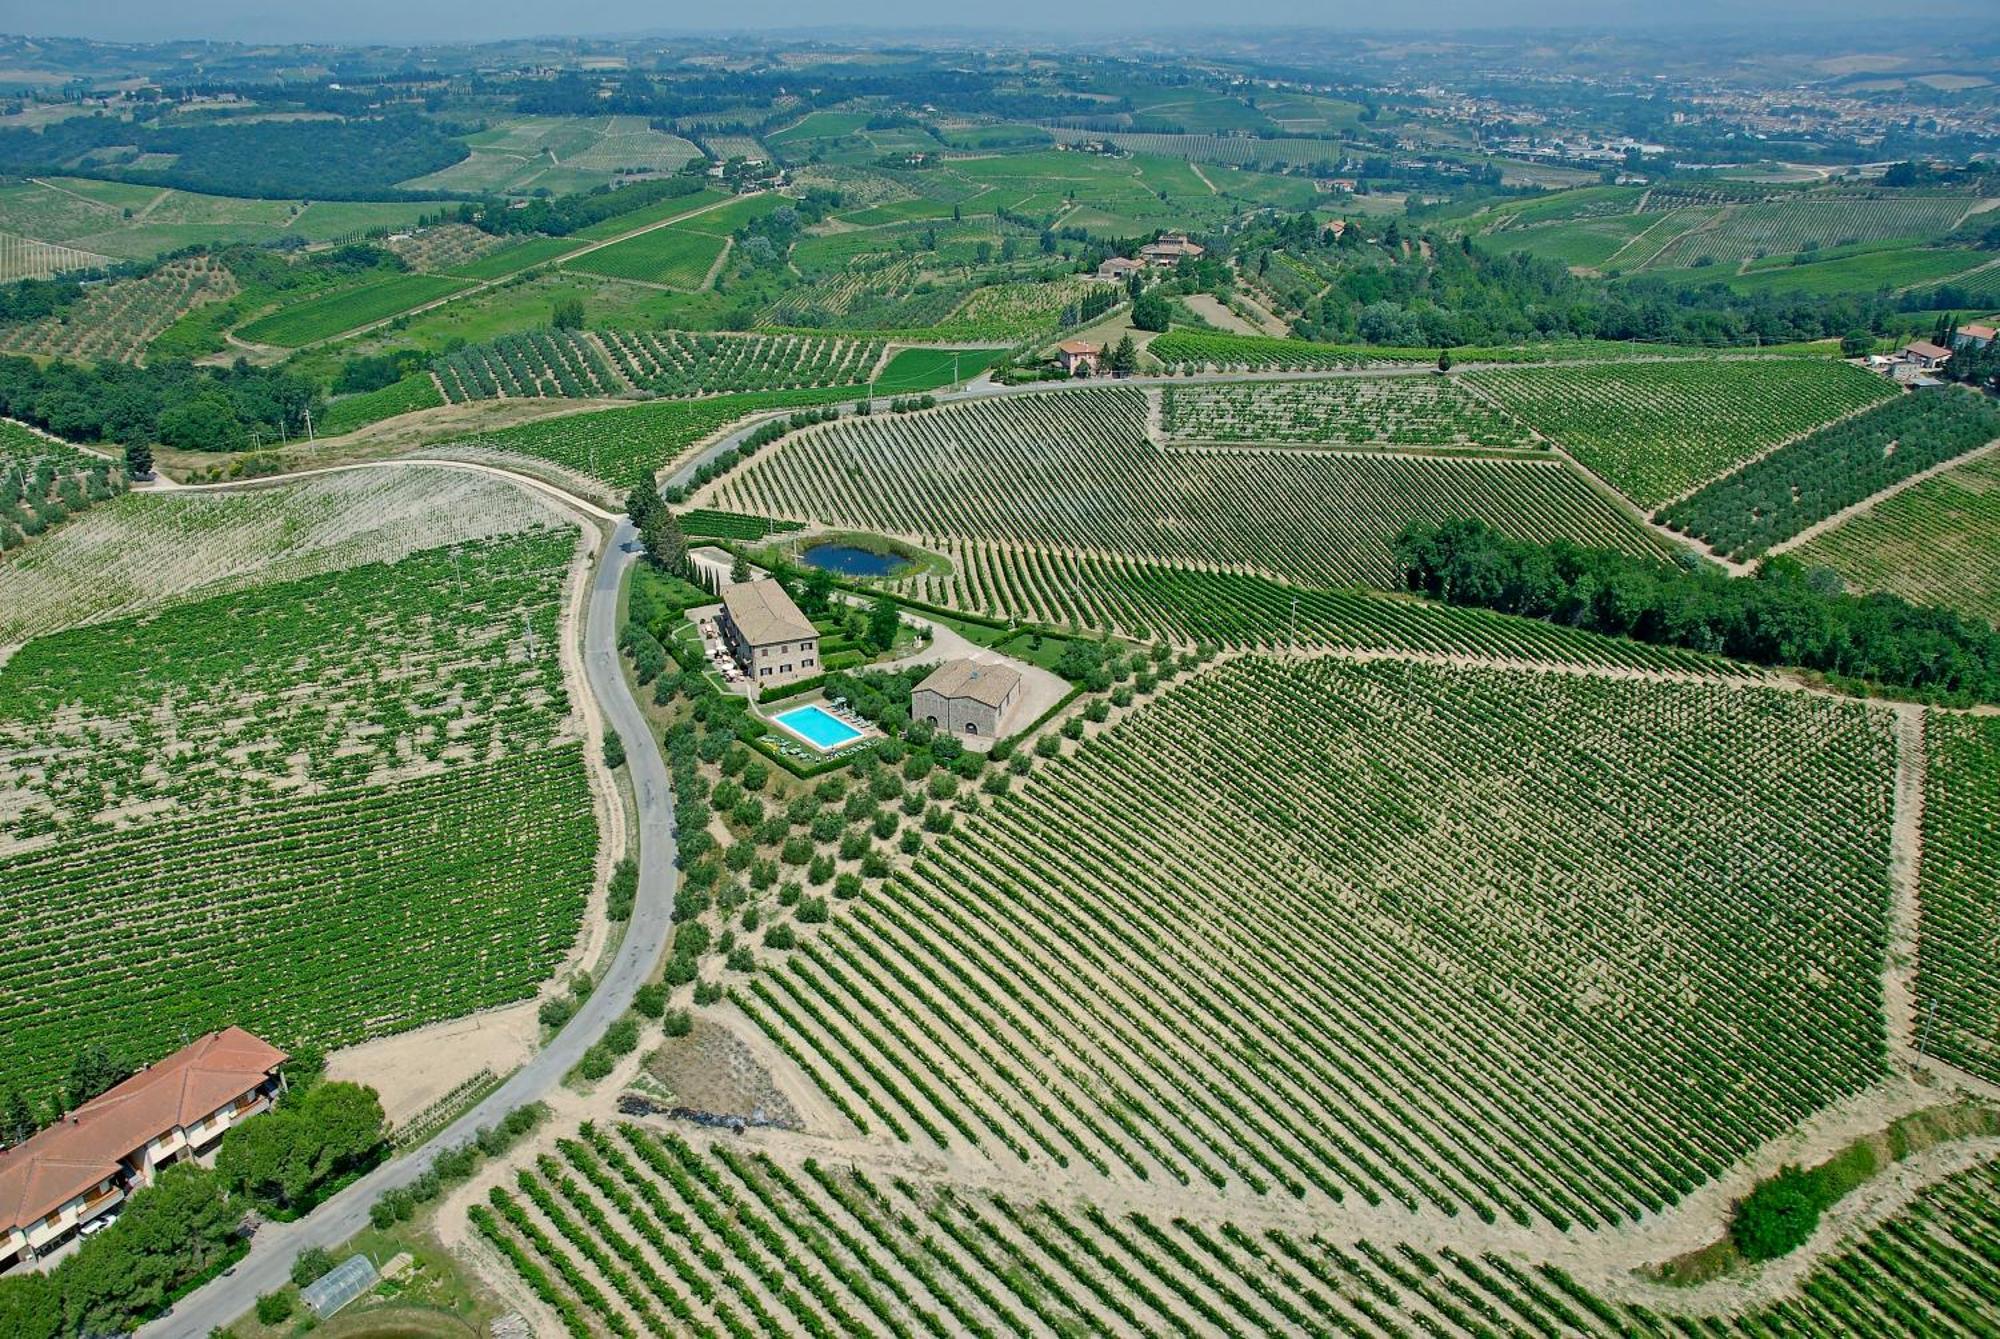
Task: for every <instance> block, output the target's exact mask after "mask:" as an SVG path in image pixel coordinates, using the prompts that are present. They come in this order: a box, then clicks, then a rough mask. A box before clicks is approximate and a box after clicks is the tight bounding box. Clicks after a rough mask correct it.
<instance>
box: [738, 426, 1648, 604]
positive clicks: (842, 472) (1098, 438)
mask: <svg viewBox="0 0 2000 1339" xmlns="http://www.w3.org/2000/svg"><path fill="white" fill-rule="evenodd" d="M1145 414H1146V401H1145V397H1144V395H1143V394H1142V393H1141V392H1139V391H1136V390H1130V389H1122V388H1092V389H1088V390H1081V391H1064V392H1058V393H1051V394H1044V395H1034V396H1019V397H1010V398H1006V399H992V400H984V401H975V402H972V403H967V404H955V405H947V406H945V407H943V408H940V409H937V410H932V411H927V412H924V413H920V414H912V415H907V416H902V417H899V418H896V419H893V420H892V419H887V418H879V417H878V418H869V419H853V418H850V419H844V420H842V421H841V422H839V423H836V424H828V425H826V426H824V427H819V428H813V429H808V430H806V431H804V432H800V433H798V434H795V435H793V436H792V437H790V438H787V439H786V440H785V441H784V442H782V443H780V444H779V445H778V446H777V447H776V448H774V449H772V450H770V451H768V452H765V453H763V454H761V455H759V456H758V457H757V458H756V459H754V460H753V461H751V462H750V463H749V464H747V465H746V466H744V467H743V468H742V469H740V470H738V471H736V472H735V473H734V474H732V475H731V476H730V477H729V478H727V479H726V480H724V481H723V482H722V483H721V484H719V485H718V486H717V489H716V492H715V494H714V498H713V503H714V505H716V506H718V507H721V508H724V509H727V510H732V511H742V512H751V513H756V514H760V515H768V516H775V517H782V518H786V519H793V520H800V521H808V522H819V523H826V524H832V525H838V526H849V527H856V528H865V529H871V530H880V531H886V532H890V533H895V534H905V535H911V536H914V537H919V538H924V539H933V540H934V541H936V542H943V541H944V540H947V539H959V540H984V541H988V542H993V543H1023V544H1028V545H1032V546H1036V547H1041V548H1064V549H1080V550H1091V551H1097V552H1101V553H1107V554H1116V555H1119V556H1121V557H1126V558H1131V559H1135V560H1150V561H1156V562H1165V563H1171V564H1177V565H1178V564H1191V565H1211V566H1212V565H1221V566H1225V567H1233V568H1238V569H1243V570H1255V571H1261V572H1267V573H1270V574H1272V575H1276V576H1280V577H1285V578H1289V579H1292V580H1295V581H1299V582H1302V583H1305V584H1308V585H1317V586H1347V585H1352V584H1358V583H1365V584H1375V585H1386V584H1393V583H1394V582H1395V580H1396V573H1395V570H1394V564H1393V561H1392V557H1391V554H1390V550H1389V539H1390V538H1391V537H1392V536H1393V535H1394V534H1395V533H1396V531H1397V530H1398V529H1399V528H1401V527H1402V526H1403V525H1404V524H1405V523H1406V522H1408V521H1411V520H1415V519H1419V518H1430V519H1442V518H1444V517H1447V516H1479V517H1484V518H1486V519H1488V520H1491V521H1492V522H1493V523H1495V524H1496V525H1499V526H1501V527H1502V528H1504V529H1505V530H1507V531H1508V532H1509V533H1511V534H1515V535H1519V536H1521V537H1524V538H1535V539H1553V538H1557V537H1561V538H1567V539H1572V540H1575V541H1577V542H1579V543H1584V544H1594V545H1601V546H1606V547H1613V548H1618V549H1622V550H1624V551H1625V552H1629V553H1639V554H1657V553H1659V552H1661V550H1660V549H1659V548H1658V547H1657V542H1656V541H1655V540H1654V539H1652V537H1651V536H1650V535H1648V534H1647V533H1646V532H1645V531H1643V530H1642V529H1641V528H1640V527H1638V526H1637V525H1635V524H1633V523H1632V522H1630V521H1629V520H1628V519H1627V518H1626V517H1625V516H1624V514H1623V513H1622V512H1620V510H1619V509H1618V508H1617V507H1616V506H1615V505H1614V504H1613V503H1612V502H1610V501H1609V500H1607V499H1605V498H1603V497H1602V496H1600V495H1599V494H1598V493H1597V492H1596V490H1594V489H1593V488H1592V487H1591V486H1590V485H1589V484H1588V483H1587V482H1586V481H1585V480H1583V479H1581V478H1579V477H1578V476H1577V475H1576V474H1575V473H1573V472H1572V471H1570V470H1569V469H1567V468H1565V467H1564V466H1563V465H1561V464H1560V463H1558V462H1553V461H1549V462H1544V461H1535V460H1452V459H1434V458H1427V457H1415V456H1391V455H1386V454H1365V453H1355V454H1347V453H1338V452H1322V451H1299V450H1294V449H1289V448H1286V449H1279V450H1272V451H1267V452H1252V451H1243V450H1240V449H1235V448H1220V449H1214V450H1203V449H1200V448H1185V447H1176V448H1172V449H1163V448H1161V447H1159V446H1156V445H1154V444H1153V443H1151V442H1150V441H1148V440H1147V438H1146V431H1145Z"/></svg>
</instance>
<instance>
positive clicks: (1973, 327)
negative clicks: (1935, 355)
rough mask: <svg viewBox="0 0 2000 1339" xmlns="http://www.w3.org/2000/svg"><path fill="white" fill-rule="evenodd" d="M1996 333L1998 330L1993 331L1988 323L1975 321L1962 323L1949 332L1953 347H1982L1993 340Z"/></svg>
mask: <svg viewBox="0 0 2000 1339" xmlns="http://www.w3.org/2000/svg"><path fill="white" fill-rule="evenodd" d="M1996 333H2000V331H1995V329H1994V328H1993V327H1992V326H1990V325H1980V324H1978V323H1977V322H1974V323H1972V324H1970V325H1962V326H1960V327H1958V329H1956V330H1954V331H1952V332H1951V347H1952V348H1954V349H1965V348H1971V349H1983V348H1985V347H1986V346H1987V345H1988V344H1991V343H1992V342H1993V339H1994V336H1995V334H1996Z"/></svg>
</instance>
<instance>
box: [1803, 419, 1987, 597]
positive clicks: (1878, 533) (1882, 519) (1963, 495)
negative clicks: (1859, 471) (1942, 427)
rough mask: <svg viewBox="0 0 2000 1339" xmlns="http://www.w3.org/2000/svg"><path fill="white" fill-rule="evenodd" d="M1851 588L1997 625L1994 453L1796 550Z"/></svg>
mask: <svg viewBox="0 0 2000 1339" xmlns="http://www.w3.org/2000/svg"><path fill="white" fill-rule="evenodd" d="M1794 556H1796V557H1797V558H1798V559H1799V561H1800V562H1803V563H1807V564H1809V565H1812V566H1826V567H1831V568H1832V569H1833V570H1834V571H1836V572H1838V573H1840V575H1841V576H1842V577H1843V578H1844V579H1845V580H1846V581H1847V584H1848V585H1849V586H1851V587H1853V588H1854V589H1855V590H1863V591H1871V590H1885V591H1893V592H1894V593H1896V594H1898V595H1901V596H1903V597H1904V598H1905V599H1909V600H1915V601H1917V602H1919V603H1921V604H1941V605H1946V606H1948V607H1950V608H1953V609H1957V610H1959V611H1960V612H1961V613H1965V614H1969V615H1971V616H1972V617H1974V618H1980V619H1984V620H1985V621H1986V622H1988V623H1992V624H1995V625H2000V455H1987V456H1983V457H1981V458H1980V459H1978V460H1972V461H1967V462H1966V463H1964V464H1962V465H1957V466H1954V467H1953V468H1951V469H1949V470H1946V471H1945V472H1944V473H1942V474H1940V475H1937V476H1936V477H1934V478H1931V479H1926V480H1925V481H1924V482H1922V483H1920V484H1916V485H1914V486H1913V487H1910V488H1908V489H1905V490H1904V491H1903V492H1901V493H1898V494H1897V495H1896V496H1894V497H1892V498H1889V499H1887V500H1885V501H1882V502H1878V503H1876V504H1875V505H1874V506H1873V507H1870V508H1869V509H1868V510H1867V511H1865V512H1862V513H1861V514H1859V515H1857V516H1855V517H1853V518H1851V519H1850V520H1847V521H1844V522H1842V523H1841V524H1840V525H1838V526H1835V527H1834V528H1833V529H1832V530H1829V531H1827V532H1826V533H1824V534H1822V535H1820V536H1819V537H1817V538H1816V539H1813V540H1811V541H1810V542H1808V543H1806V544H1805V545H1804V546H1802V547H1800V548H1799V549H1797V550H1796V551H1795V555H1794Z"/></svg>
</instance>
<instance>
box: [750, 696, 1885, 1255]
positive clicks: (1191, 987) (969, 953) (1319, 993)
mask: <svg viewBox="0 0 2000 1339" xmlns="http://www.w3.org/2000/svg"><path fill="white" fill-rule="evenodd" d="M1892 772H1893V741H1892V738H1891V735H1890V733H1889V731H1888V729H1887V727H1886V725H1885V723H1884V721H1883V720H1882V718H1881V716H1880V714H1879V713H1875V712H1872V711H1870V710H1868V709H1865V708H1860V707H1853V706H1847V705H1844V704H1838V703H1834V702H1831V701H1828V700H1826V699H1822V698H1817V697H1811V696H1808V695H1801V694H1788V693H1777V692H1771V691H1766V690H1760V689H1748V688H1737V687H1726V686H1722V685H1715V684H1658V683H1643V684H1642V683H1635V682H1631V681H1627V680H1618V679H1600V678H1594V677H1588V676H1569V675H1559V676H1550V675H1544V674H1524V673H1509V672H1500V671H1487V670H1469V669H1448V668H1441V667H1431V666H1422V665H1411V664H1404V663H1394V662H1378V663H1374V664H1356V663H1351V662H1346V661H1341V660H1332V659H1326V660H1318V661H1313V662H1309V663H1307V664H1305V665H1303V666H1298V665H1284V664H1280V663H1276V662H1269V661H1263V660H1256V659H1249V660H1241V661H1235V662H1232V663H1231V664H1229V665H1228V666H1226V667H1225V668H1223V669H1221V670H1219V671H1217V672H1214V673H1212V674H1210V675H1208V676H1206V677H1204V678H1202V679H1199V680H1196V681H1194V682H1193V683H1191V684H1190V685H1188V686H1185V687H1182V688H1179V689H1176V690H1174V691H1173V692H1171V693H1169V694H1168V695H1166V696H1165V697H1164V698H1162V699H1161V700H1159V701H1158V702H1156V703H1154V704H1152V705H1150V706H1148V707H1146V708H1144V709H1142V710H1140V711H1139V712H1137V713H1136V714H1134V715H1132V716H1131V717H1129V718H1127V719H1126V720H1125V721H1124V722H1123V723H1122V724H1120V725H1118V726H1117V727H1115V728H1114V729H1112V730H1111V731H1110V732H1108V733H1106V734H1103V735H1100V736H1098V737H1097V738H1096V739H1095V740H1094V741H1093V742H1092V743H1090V744H1088V745H1086V746H1085V747H1084V748H1083V749H1082V750H1081V751H1080V752H1078V753H1076V754H1074V755H1073V756H1071V757H1069V758H1068V759H1067V760H1066V761H1064V762H1062V763H1059V764H1049V765H1047V766H1046V767H1045V769H1044V770H1043V771H1042V772H1041V773H1038V774H1037V779H1036V780H1035V781H1033V782H1032V783H1030V784H1029V785H1028V786H1027V788H1026V789H1025V790H1024V791H1023V792H1022V793H1021V794H1019V795H1018V796H1016V797H1012V798H1003V799H1000V800H997V801H996V802H995V803H994V804H993V805H992V807H991V808H990V810H989V811H987V812H986V813H984V814H981V815H979V816H976V817H972V818H969V819H967V820H965V821H964V822H962V823H961V824H959V826H958V827H957V829H956V830H955V831H954V833H952V834H951V835H949V836H946V837H943V838H941V839H939V840H938V841H937V842H936V843H935V844H933V845H931V846H929V847H927V848H926V849H925V850H924V851H923V853H922V854H920V855H919V856H918V857H917V859H916V860H915V862H914V864H913V865H912V866H911V867H910V869H909V870H908V871H907V872H904V873H898V874H896V875H895V876H893V877H892V878H891V879H889V880H888V881H887V882H886V883H884V884H882V885H880V886H879V887H878V888H876V889H873V890H870V891H868V892H866V893H864V894H863V895H862V896H861V897H860V898H859V899H858V900H856V901H854V902H852V903H850V904H848V910H847V911H846V912H845V913H844V914H843V915H842V916H841V917H839V918H837V919H836V921H835V923H834V925H833V926H832V927H830V928H829V930H828V931H826V932H825V933H823V934H821V935H819V936H817V937H815V938H813V939H811V940H809V941H807V942H806V943H805V944H804V945H803V946H802V948H801V949H800V951H799V952H797V953H796V954H794V955H792V956H791V957H790V958H788V959H787V960H786V961H785V963H784V965H783V966H782V967H779V968H774V969H772V970H770V971H768V972H763V973H759V974H758V975H757V976H756V977H754V978H752V979H751V980H750V981H749V982H748V984H747V985H745V986H741V987H737V988H735V989H733V990H732V992H731V997H732V999H734V1000H735V1001H736V1003H737V1004H738V1005H739V1006H740V1007H741V1008H742V1010H743V1012H744V1013H746V1014H747V1015H748V1016H749V1017H750V1018H751V1019H752V1020H753V1021H754V1022H756V1023H757V1024H758V1025H759V1026H760V1027H762V1028H763V1029H765V1030H766V1032H767V1033H768V1034H769V1035H770V1036H771V1038H772V1040H773V1041H774V1042H775V1043H776V1044H777V1045H778V1046H779V1047H780V1049H782V1050H784V1051H785V1052H786V1053H787V1054H789V1055H792V1056H793V1057H794V1058H796V1059H798V1060H799V1061H800V1062H801V1064H802V1067H803V1068H804V1069H805V1070H806V1072H807V1073H808V1074H810V1075H812V1076H814V1078H815V1081H817V1082H819V1083H820V1084H821V1085H822V1087H824V1088H825V1089H826V1091H827V1092H828V1094H829V1097H830V1098H831V1099H832V1100H833V1101H834V1102H835V1103H836V1105H838V1106H839V1107H840V1108H841V1109H842V1110H844V1111H846V1112H847V1113H848V1114H849V1116H850V1118H851V1119H852V1120H853V1121H854V1122H855V1123H856V1125H857V1126H861V1127H863V1128H866V1129H879V1130H882V1131H885V1132H887V1133H889V1134H890V1135H893V1136H895V1137H898V1138H906V1139H921V1140H927V1141H930V1142H935V1143H939V1144H945V1145H948V1146H954V1147H961V1146H966V1145H970V1146H974V1147H976V1148H978V1149H980V1150H983V1151H984V1152H985V1153H986V1154H987V1155H989V1156H991V1157H994V1158H997V1159H1001V1160H1003V1161H1004V1160H1020V1161H1025V1162H1031V1163H1032V1162H1038V1161H1042V1160H1052V1161H1054V1162H1056V1163H1058V1164H1059V1165H1069V1164H1070V1163H1071V1162H1073V1161H1074V1162H1081V1163H1084V1164H1087V1165H1089V1166H1090V1167H1092V1168H1093V1169H1094V1170H1096V1171H1097V1172H1098V1173H1099V1174H1101V1175H1107V1176H1120V1177H1124V1176H1131V1177H1140V1178H1148V1179H1150V1178H1153V1177H1158V1176H1162V1175H1164V1176H1166V1177H1168V1178H1170V1179H1172V1180H1176V1181H1179V1182H1181V1183H1183V1184H1193V1183H1196V1182H1207V1183H1209V1184H1211V1185H1215V1186H1222V1185H1226V1184H1229V1183H1230V1182H1237V1183H1240V1184H1243V1185H1246V1186H1248V1187H1249V1188H1251V1189H1253V1190H1254V1191H1257V1192H1259V1193H1263V1192H1270V1191H1278V1190H1282V1191H1284V1192H1286V1193H1287V1194H1292V1195H1314V1196H1323V1197H1326V1198H1330V1199H1346V1198H1348V1197H1350V1196H1352V1197H1355V1198H1358V1199H1359V1200H1361V1201H1364V1202H1366V1203H1369V1204H1376V1203H1385V1202H1386V1203H1399V1204H1402V1205H1405V1206H1407V1207H1409V1208H1410V1209H1413V1210H1414V1209H1417V1208H1420V1207H1422V1206H1426V1205H1428V1206H1431V1207H1433V1208H1437V1209H1442V1210H1444V1211H1446V1212H1449V1213H1458V1212H1461V1211H1464V1212H1470V1213H1472V1214H1475V1215H1477V1216H1478V1217H1481V1218H1495V1217H1500V1216H1506V1217H1511V1218H1515V1219H1517V1220H1519V1221H1521V1222H1524V1223H1529V1222H1534V1221H1537V1220H1542V1221H1547V1222H1550V1223H1554V1224H1556V1225H1558V1226H1564V1227H1566V1226H1569V1225H1572V1224H1575V1225H1582V1226H1594V1225H1598V1224H1603V1223H1607V1222H1615V1221H1618V1220H1620V1219H1632V1218H1637V1217H1639V1216H1640V1215H1642V1214H1644V1213H1646V1212H1648V1211H1653V1210H1658V1209H1661V1208H1663V1207H1664V1206H1666V1205H1668V1204H1671V1203H1673V1202H1675V1201H1676V1200H1678V1199H1679V1198H1680V1197H1681V1196H1683V1195H1685V1194H1687V1193H1688V1192H1690V1191H1691V1190H1693V1189H1694V1188H1695V1187H1696V1186H1697V1185H1699V1184H1701V1183H1702V1182H1703V1181H1705V1180H1707V1179H1710V1178H1712V1177H1713V1176H1715V1175H1716V1174H1717V1173H1718V1172H1720V1171H1721V1170H1723V1169H1724V1168H1726V1167H1728V1166H1729V1165H1731V1164H1732V1163H1733V1162H1734V1161H1735V1160H1736V1159H1737V1158H1739V1157H1740V1156H1742V1155H1743V1154H1744V1153H1745V1152H1747V1151H1748V1150H1750V1149H1752V1148H1754V1147H1756V1146H1757V1145H1758V1144H1760V1143H1762V1142H1763V1141H1765V1140H1766V1139H1769V1138H1771V1137H1774V1136H1775V1135H1776V1134H1778V1133H1781V1132H1782V1131H1784V1130H1785V1129H1788V1128H1790V1127H1791V1126H1792V1125H1793V1124H1794V1123H1795V1122H1796V1121H1798V1120H1800V1119H1803V1118H1804V1117H1805V1116H1807V1115H1809V1114H1810V1113H1812V1112H1813V1111H1816V1110H1818V1109H1820V1108H1821V1107H1823V1106H1824V1105H1826V1104H1827V1103H1828V1102H1831V1101H1834V1100H1836V1099H1838V1098H1840V1097H1844V1096H1848V1095H1851V1094H1853V1093H1855V1092H1857V1091H1859V1090H1861V1089H1862V1088H1864V1087H1865V1086H1866V1085H1867V1084H1868V1083H1870V1082H1871V1081H1873V1080H1874V1079H1875V1078H1876V1077H1877V1076H1879V1074H1880V1072H1881V1067H1882V1063H1883V1056H1884V1048H1885V1041H1884V1035H1883V1030H1884V1023H1883V1019H1882V1011H1881V1002H1880V972H1881V967H1882V960H1883V954H1884V951H1885V935H1886V931H1885V916H1886V906H1887V848H1888V823H1889V783H1888V777H1889V776H1890V775H1891V773H1892ZM1335 926H1338V927H1339V928H1338V931H1337V932H1336V931H1335V929H1334V928H1333V927H1335ZM1259 982H1267V983H1276V982H1283V983H1284V988H1283V989H1281V990H1279V989H1267V988H1264V987H1262V986H1258V985H1255V984H1253V983H1259ZM1497 983H1504V984H1497ZM943 1018H949V1019H951V1020H952V1025H951V1027H950V1028H948V1029H940V1028H939V1027H938V1026H937V1025H936V1024H935V1023H934V1022H933V1021H932V1020H935V1019H943ZM1168 1020H1172V1022H1169V1021H1168Z"/></svg>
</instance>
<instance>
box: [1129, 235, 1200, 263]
mask: <svg viewBox="0 0 2000 1339" xmlns="http://www.w3.org/2000/svg"><path fill="white" fill-rule="evenodd" d="M1207 249H1208V248H1206V247H1204V246H1202V245H1201V244H1200V243H1198V242H1190V241H1189V240H1188V235H1187V234H1186V233H1184V232H1169V233H1162V234H1160V240H1159V241H1157V242H1148V243H1146V245H1144V246H1142V247H1140V248H1139V259H1141V260H1143V261H1145V262H1146V263H1147V264H1148V265H1151V266H1153V267H1155V268H1160V267H1172V266H1175V265H1178V264H1180V263H1181V262H1182V261H1184V260H1194V259H1196V258H1198V257H1200V256H1201V255H1203V254H1204V253H1205V252H1206V251H1207Z"/></svg>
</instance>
